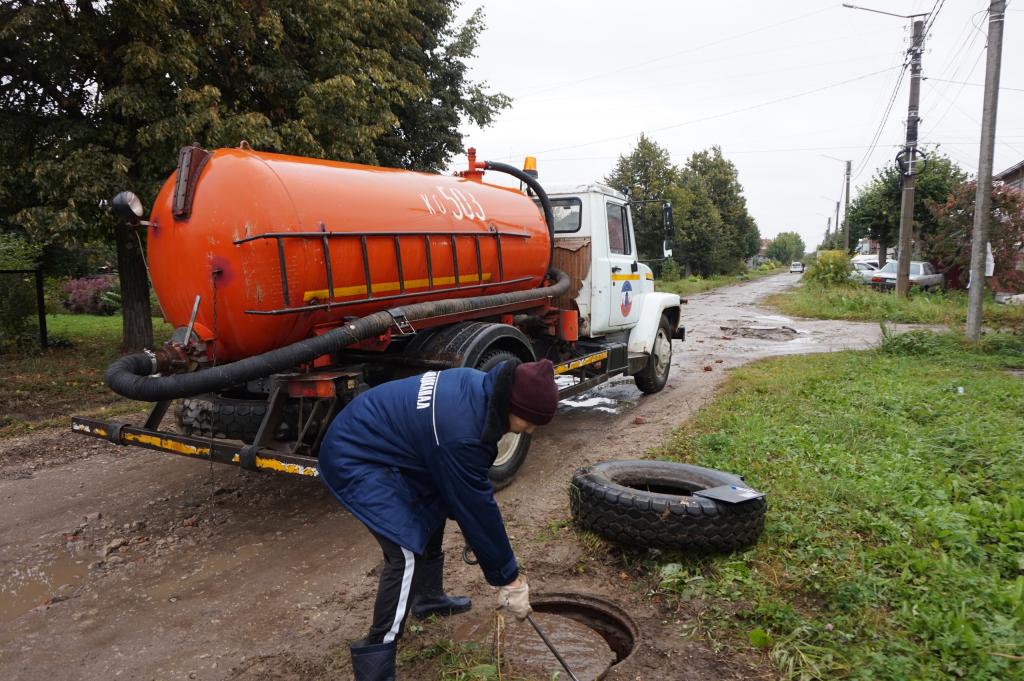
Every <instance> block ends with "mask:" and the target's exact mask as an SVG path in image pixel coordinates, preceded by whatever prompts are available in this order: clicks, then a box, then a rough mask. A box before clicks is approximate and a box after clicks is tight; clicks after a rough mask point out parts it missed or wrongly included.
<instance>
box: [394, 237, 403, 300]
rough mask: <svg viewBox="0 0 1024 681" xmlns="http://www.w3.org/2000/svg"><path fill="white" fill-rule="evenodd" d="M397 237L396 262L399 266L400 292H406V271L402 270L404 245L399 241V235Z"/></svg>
mask: <svg viewBox="0 0 1024 681" xmlns="http://www.w3.org/2000/svg"><path fill="white" fill-rule="evenodd" d="M394 239H395V264H396V265H397V267H398V292H399V293H405V272H404V271H403V270H402V246H401V244H399V242H398V237H397V236H396V237H394Z"/></svg>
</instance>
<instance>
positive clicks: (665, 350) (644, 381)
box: [633, 315, 672, 395]
mask: <svg viewBox="0 0 1024 681" xmlns="http://www.w3.org/2000/svg"><path fill="white" fill-rule="evenodd" d="M671 368H672V325H671V323H670V322H669V320H668V317H666V316H665V315H662V316H661V323H660V324H659V325H658V333H657V334H656V335H655V336H654V343H652V344H651V355H650V357H648V358H647V366H645V367H644V368H643V369H642V370H641V371H640V373H638V374H636V375H635V376H633V382H634V383H636V387H637V388H639V389H640V391H641V392H643V393H644V394H647V395H651V394H653V393H656V392H660V391H661V389H662V388H664V387H665V384H666V383H668V372H669V369H671Z"/></svg>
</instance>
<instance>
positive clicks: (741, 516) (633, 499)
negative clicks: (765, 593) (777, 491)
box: [569, 461, 767, 551]
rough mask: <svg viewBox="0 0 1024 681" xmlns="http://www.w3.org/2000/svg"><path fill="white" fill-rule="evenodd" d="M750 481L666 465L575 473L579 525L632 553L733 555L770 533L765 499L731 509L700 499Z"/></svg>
mask: <svg viewBox="0 0 1024 681" xmlns="http://www.w3.org/2000/svg"><path fill="white" fill-rule="evenodd" d="M722 485H742V486H746V484H745V483H744V482H743V478H741V477H739V476H737V475H732V474H731V473H725V472H722V471H716V470H713V469H711V468H702V467H700V466H691V465H688V464H678V463H667V462H664V461H606V462H604V463H599V464H596V465H594V466H590V467H587V468H581V469H579V470H578V471H576V474H575V475H573V478H572V486H571V488H570V491H569V494H570V506H571V509H572V515H573V518H575V520H576V522H577V523H578V524H579V525H580V526H581V527H582V528H583V529H586V530H590V531H591V532H594V533H596V534H599V535H601V536H602V537H605V538H606V539H610V540H612V541H615V542H618V543H620V544H623V545H626V546H635V547H639V548H657V549H669V550H682V549H702V550H714V551H731V550H734V549H740V548H743V547H746V546H750V545H751V544H753V543H754V542H756V541H757V538H758V537H759V536H760V535H761V531H762V530H763V529H764V515H765V510H766V508H767V503H766V502H765V500H764V499H763V498H761V499H752V500H749V501H744V502H742V503H739V504H729V503H725V502H719V501H715V500H713V499H707V498H704V497H700V496H693V492H696V491H699V490H703V489H710V488H712V487H719V486H722Z"/></svg>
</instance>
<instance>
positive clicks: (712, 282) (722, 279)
mask: <svg viewBox="0 0 1024 681" xmlns="http://www.w3.org/2000/svg"><path fill="white" fill-rule="evenodd" d="M785 271H786V270H785V269H784V268H781V267H780V268H778V269H774V270H767V271H762V270H751V271H750V272H744V273H742V274H729V275H715V276H712V277H697V276H691V277H686V278H684V279H679V280H677V281H662V280H660V279H658V280H655V282H654V287H655V289H656V290H658V291H664V292H666V293H675V294H678V295H681V296H689V295H694V294H696V293H702V292H703V291H710V290H712V289H716V288H722V287H723V286H734V285H736V284H742V283H743V282H745V281H751V280H753V279H760V278H761V277H767V276H769V275H772V274H779V273H780V272H785Z"/></svg>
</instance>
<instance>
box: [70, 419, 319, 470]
mask: <svg viewBox="0 0 1024 681" xmlns="http://www.w3.org/2000/svg"><path fill="white" fill-rule="evenodd" d="M71 430H72V431H73V432H75V433H78V434H80V435H88V436H91V437H95V438H99V439H102V440H107V441H109V442H113V443H114V444H116V445H134V446H136V447H143V448H145V449H154V450H156V451H160V452H169V453H171V454H178V455H180V456H187V457H189V458H193V459H200V460H205V461H215V462H216V463H224V464H230V465H235V466H240V467H242V468H246V469H249V470H266V471H276V472H278V473H289V474H292V475H305V476H309V477H317V476H318V475H319V472H318V471H317V468H316V459H315V458H313V457H311V456H302V455H300V454H289V453H287V452H275V451H272V450H267V449H256V448H255V447H251V446H247V445H241V444H237V445H236V444H229V443H226V442H224V441H223V440H217V439H210V438H201V437H190V436H187V435H179V434H177V433H167V432H164V431H162V430H154V429H150V428H139V427H136V426H131V425H128V424H125V423H119V422H116V421H97V420H95V419H87V418H83V417H81V416H73V417H71Z"/></svg>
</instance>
